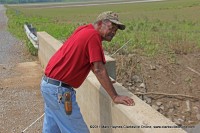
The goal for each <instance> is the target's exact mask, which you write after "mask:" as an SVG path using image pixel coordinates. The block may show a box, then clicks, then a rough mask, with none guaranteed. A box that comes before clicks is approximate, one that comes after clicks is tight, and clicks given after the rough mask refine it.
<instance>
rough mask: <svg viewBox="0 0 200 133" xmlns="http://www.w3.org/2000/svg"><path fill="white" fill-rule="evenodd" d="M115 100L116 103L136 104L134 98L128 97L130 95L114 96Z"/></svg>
mask: <svg viewBox="0 0 200 133" xmlns="http://www.w3.org/2000/svg"><path fill="white" fill-rule="evenodd" d="M113 102H114V103H116V104H124V105H127V106H133V105H135V103H134V101H133V99H132V98H130V97H128V96H120V95H118V96H116V97H114V98H113Z"/></svg>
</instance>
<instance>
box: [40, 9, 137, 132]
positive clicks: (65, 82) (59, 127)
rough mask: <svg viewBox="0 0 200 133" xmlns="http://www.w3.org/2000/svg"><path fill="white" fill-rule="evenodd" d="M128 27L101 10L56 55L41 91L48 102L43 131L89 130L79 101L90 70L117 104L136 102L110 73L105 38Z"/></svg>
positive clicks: (46, 102)
mask: <svg viewBox="0 0 200 133" xmlns="http://www.w3.org/2000/svg"><path fill="white" fill-rule="evenodd" d="M118 29H120V30H124V29H125V25H124V24H122V23H121V22H119V20H118V15H117V14H116V13H114V12H111V11H107V12H103V13H101V14H100V15H99V16H98V17H97V20H96V21H95V23H94V24H88V25H84V26H80V27H79V28H77V29H76V30H75V31H74V33H73V34H72V35H71V36H70V37H69V38H68V39H67V40H66V41H65V42H64V44H63V46H62V47H61V48H60V49H59V50H58V51H57V52H56V53H55V54H54V55H53V56H52V58H51V59H50V61H49V63H48V64H47V67H46V69H45V76H44V77H43V80H42V83H41V92H42V95H43V98H44V102H45V117H44V124H43V133H60V132H62V133H89V130H88V128H87V126H86V124H85V122H84V120H83V117H82V115H81V113H80V109H79V107H78V105H77V102H76V95H75V94H76V93H75V90H74V89H73V88H78V87H79V86H80V85H81V84H82V83H83V81H84V80H85V79H86V77H87V75H88V73H89V71H90V70H92V71H93V73H94V74H95V75H96V77H97V79H98V80H99V82H100V83H101V85H102V86H103V87H104V89H105V90H106V91H107V93H108V94H109V95H110V97H111V98H112V100H113V102H114V103H116V104H125V105H128V106H132V105H133V104H134V101H133V99H131V98H129V97H127V96H121V95H118V94H117V92H116V91H115V89H114V87H113V85H112V82H111V80H110V78H109V76H108V74H107V71H106V68H105V66H104V64H105V63H106V61H105V57H104V53H103V49H102V41H109V42H110V41H111V40H112V38H113V37H114V36H115V34H116V32H117V30H118ZM66 92H69V94H70V95H71V102H72V113H71V114H69V115H67V114H66V110H65V107H66V106H65V104H64V103H65V98H63V95H65V94H66Z"/></svg>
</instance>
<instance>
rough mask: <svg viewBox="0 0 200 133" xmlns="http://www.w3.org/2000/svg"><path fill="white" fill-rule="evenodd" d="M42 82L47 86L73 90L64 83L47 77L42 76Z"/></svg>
mask: <svg viewBox="0 0 200 133" xmlns="http://www.w3.org/2000/svg"><path fill="white" fill-rule="evenodd" d="M43 80H44V81H46V82H47V83H49V84H52V85H56V86H62V87H66V88H69V89H73V88H72V87H71V86H70V85H68V84H66V83H63V82H61V81H58V80H55V79H52V78H49V77H47V76H45V75H44V76H43Z"/></svg>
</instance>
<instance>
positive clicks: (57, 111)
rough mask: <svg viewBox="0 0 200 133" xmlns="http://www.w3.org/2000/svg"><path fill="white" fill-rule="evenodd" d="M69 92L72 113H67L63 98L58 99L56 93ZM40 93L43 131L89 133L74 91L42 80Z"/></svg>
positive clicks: (50, 132) (45, 132)
mask: <svg viewBox="0 0 200 133" xmlns="http://www.w3.org/2000/svg"><path fill="white" fill-rule="evenodd" d="M65 92H71V97H72V114H71V115H67V114H66V112H65V109H64V98H62V100H61V101H59V98H58V95H63V94H64V93H65ZM41 93H42V96H43V99H44V106H45V107H44V110H45V116H44V123H43V133H89V129H88V127H87V125H86V123H85V122H84V120H83V117H82V114H81V112H80V108H79V106H78V104H77V102H76V91H75V90H73V89H70V88H65V87H61V86H56V85H52V84H49V83H47V82H46V81H44V80H42V82H41Z"/></svg>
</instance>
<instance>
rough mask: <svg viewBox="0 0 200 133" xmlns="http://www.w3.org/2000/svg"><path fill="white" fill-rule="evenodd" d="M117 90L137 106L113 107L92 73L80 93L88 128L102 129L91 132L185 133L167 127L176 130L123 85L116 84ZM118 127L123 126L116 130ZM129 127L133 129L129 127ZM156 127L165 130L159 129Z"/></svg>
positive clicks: (78, 94) (79, 96)
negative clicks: (130, 98) (131, 99)
mask: <svg viewBox="0 0 200 133" xmlns="http://www.w3.org/2000/svg"><path fill="white" fill-rule="evenodd" d="M114 87H115V88H116V90H117V92H118V93H119V94H121V95H127V96H130V97H132V98H133V99H134V101H135V103H136V105H135V106H132V107H128V106H125V105H121V104H118V105H117V104H113V103H112V101H111V99H110V97H109V96H108V94H107V93H106V92H105V90H104V89H103V88H102V87H101V85H100V83H99V82H98V80H97V79H96V77H95V75H94V74H93V73H92V72H91V73H90V74H89V75H88V77H87V79H86V81H85V82H84V83H83V84H82V86H81V87H80V88H79V89H78V90H77V101H78V103H79V105H80V108H81V112H82V113H83V117H84V119H85V120H86V122H87V124H88V126H89V127H90V126H93V125H95V126H96V125H97V126H98V128H90V131H91V133H107V132H108V133H161V132H162V133H184V132H185V131H184V130H182V129H181V128H170V127H168V128H167V126H171V127H173V126H174V127H175V126H176V124H174V123H173V122H171V121H170V120H169V119H167V118H166V117H164V116H163V115H162V114H160V113H159V112H157V111H156V110H154V109H153V108H151V107H150V106H149V105H148V104H146V103H145V102H143V101H142V100H140V99H139V98H138V97H137V96H135V95H134V94H132V93H131V92H129V91H128V90H127V89H126V88H124V87H123V86H121V85H120V84H119V83H115V84H114ZM101 125H104V127H106V126H113V128H99V126H101ZM115 126H120V127H118V128H114V127H115ZM128 126H132V127H130V128H128ZM154 126H160V127H162V126H164V127H163V128H155V127H154Z"/></svg>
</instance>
